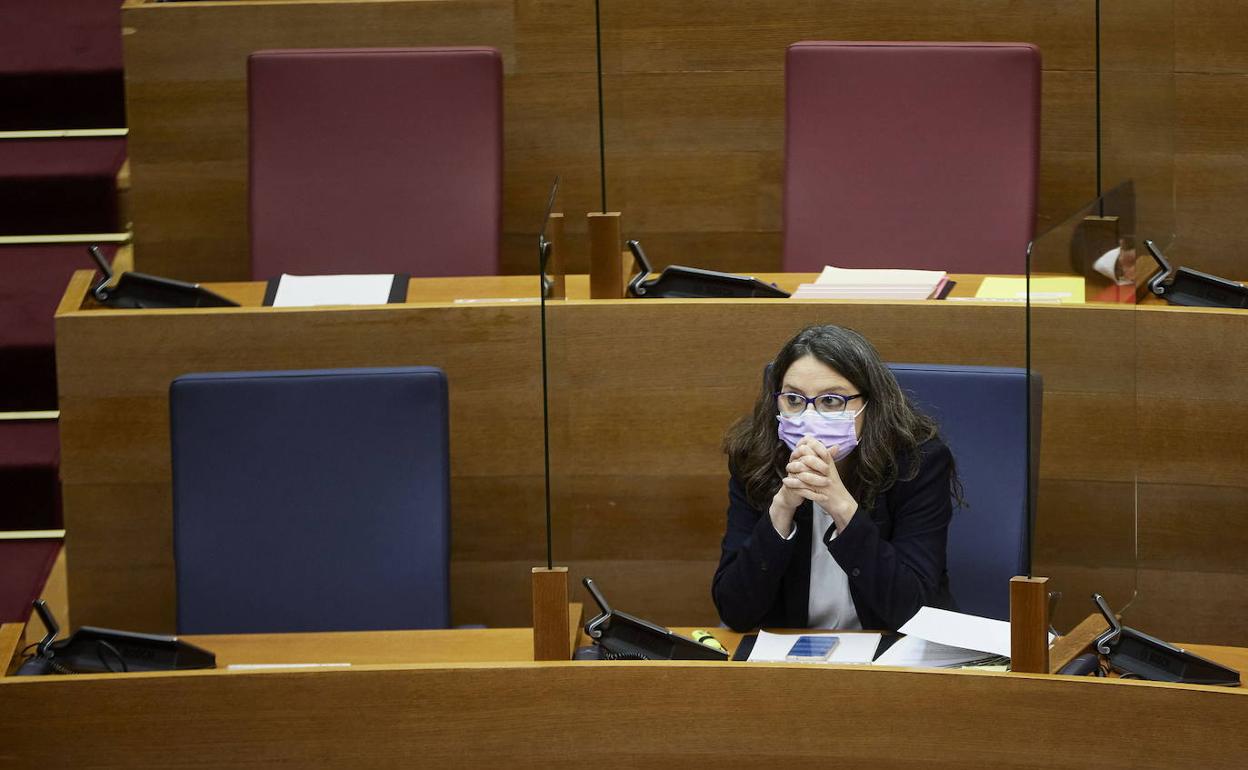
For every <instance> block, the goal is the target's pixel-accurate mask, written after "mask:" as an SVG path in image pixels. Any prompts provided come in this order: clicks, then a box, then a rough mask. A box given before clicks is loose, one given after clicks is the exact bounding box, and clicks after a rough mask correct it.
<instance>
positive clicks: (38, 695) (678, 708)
mask: <svg viewBox="0 0 1248 770" xmlns="http://www.w3.org/2000/svg"><path fill="white" fill-rule="evenodd" d="M293 636H304V635H293ZM307 636H309V637H320V638H319V639H316V640H315V641H307V640H299V639H294V638H291V639H286V640H285V642H286V644H287V645H288V649H299V650H301V651H302V652H304V654H309V655H312V654H320V655H324V656H326V658H325V659H324V660H322V661H321V662H353V663H355V662H360V664H359V665H352V666H350V667H343V668H320V669H301V670H262V671H237V670H235V671H224V670H216V671H188V672H175V673H167V674H123V675H81V676H74V677H32V678H22V679H18V678H12V677H10V678H4V679H0V711H2V712H3V713H5V714H6V715H10V718H7V719H4V720H0V747H2V748H0V757H3V758H4V759H6V760H9V761H12V762H14V763H16V764H17V765H18V766H69V765H73V764H93V765H112V764H124V765H128V766H136V765H158V766H161V767H177V766H183V765H191V764H195V765H205V764H208V765H219V764H230V765H238V764H275V763H288V764H298V765H308V764H316V765H318V766H324V765H350V766H361V765H377V764H410V763H411V762H412V761H413V758H414V757H419V758H420V760H422V761H424V762H428V763H435V762H440V761H446V762H451V763H454V764H483V763H485V762H496V761H497V760H498V759H500V758H506V760H507V761H508V763H509V764H514V765H519V766H524V765H534V764H551V763H561V764H562V763H567V762H569V757H570V756H571V752H573V751H575V750H576V749H578V748H579V749H583V748H584V747H592V749H593V750H594V751H596V752H599V753H600V755H601V756H604V757H610V758H611V761H612V762H613V763H615V764H642V763H645V764H651V763H655V762H661V763H665V764H674V763H676V762H707V761H710V762H715V761H719V762H728V763H732V764H739V763H741V762H743V761H751V760H753V761H762V760H763V759H764V758H765V759H766V760H767V761H770V762H780V763H784V764H789V763H793V762H800V761H810V760H811V759H817V760H818V761H820V762H825V763H826V762H832V761H838V760H839V761H844V762H871V763H873V764H878V765H884V766H891V765H894V764H895V765H909V766H913V765H918V764H923V765H924V766H936V767H968V766H994V767H1000V766H1028V767H1031V766H1035V765H1037V764H1044V765H1046V766H1053V767H1090V766H1096V767H1106V768H1136V767H1144V766H1151V767H1172V766H1199V767H1215V768H1216V767H1238V766H1242V763H1243V757H1244V756H1245V754H1246V753H1248V733H1245V732H1244V731H1243V730H1242V729H1241V728H1242V724H1243V722H1244V720H1245V718H1246V717H1248V690H1245V689H1244V688H1217V687H1196V686H1186V685H1167V684H1160V683H1151V682H1134V681H1122V680H1105V679H1093V678H1084V677H1079V678H1076V677H1054V676H1039V675H1028V674H993V673H979V672H962V671H946V670H917V669H898V668H883V667H880V668H876V667H868V666H810V665H802V664H783V663H781V664H741V663H710V662H706V663H681V662H670V663H658V662H655V663H640V662H617V663H577V662H558V663H533V662H524V661H521V660H495V661H484V662H474V663H467V662H465V663H448V662H425V661H426V659H427V658H428V657H432V656H436V653H433V654H432V655H431V653H432V651H433V650H435V649H438V650H443V651H448V650H449V649H453V650H455V651H457V652H452V653H450V654H458V653H462V652H465V651H469V650H475V651H477V652H478V654H480V655H481V656H482V657H485V656H487V655H495V654H502V655H507V654H508V650H507V646H508V645H509V644H511V643H512V642H523V641H524V640H523V639H522V638H521V637H523V636H524V629H495V630H479V631H449V632H384V633H379V634H372V635H364V636H369V637H372V638H371V639H365V638H362V637H361V638H358V639H355V640H353V641H351V642H350V643H348V644H346V645H342V646H338V645H337V643H338V642H340V641H341V640H342V639H343V638H344V637H343V636H342V635H307ZM723 636H724V640H725V641H729V642H732V641H735V638H736V637H735V635H732V634H728V633H725V634H724V635H723ZM331 637H332V639H331ZM195 639H196V641H201V642H206V643H207V642H211V643H213V644H215V646H216V648H217V650H218V654H219V656H221V658H222V661H223V662H225V661H227V660H232V659H230V658H228V655H230V654H233V655H239V656H242V657H246V658H249V659H251V660H253V661H255V659H256V657H257V656H260V655H267V654H268V653H269V651H271V648H272V644H273V642H272V640H270V639H269V638H266V637H252V638H251V639H247V638H244V637H235V638H233V640H232V643H233V645H234V646H233V647H231V642H228V641H227V640H228V639H229V638H228V637H197V638H195ZM326 642H328V644H325V643H326ZM448 642H450V644H449V645H448V644H447V643H448ZM249 643H250V644H251V645H252V646H251V648H250V651H248V647H247V645H248V644H249ZM366 648H371V651H370V649H366ZM525 649H526V650H527V649H530V648H528V647H525ZM226 650H229V651H230V652H226V653H224V654H223V652H222V651H226ZM312 650H320V652H319V653H313V652H310V651H312ZM1199 651H1200V652H1202V654H1207V655H1212V654H1214V653H1215V652H1217V651H1216V650H1211V649H1210V648H1201V649H1200V650H1199ZM1246 653H1248V651H1244V650H1239V651H1230V652H1229V653H1228V655H1227V656H1224V657H1223V658H1222V660H1223V661H1225V662H1230V661H1231V660H1232V659H1233V660H1235V661H1238V662H1240V663H1241V664H1242V662H1244V661H1245V657H1246ZM329 658H332V660H331V659H329ZM364 661H367V662H364ZM304 662H309V661H304ZM820 709H826V710H827V711H828V712H829V713H830V714H832V716H830V717H829V719H831V720H833V721H834V722H835V723H836V725H838V726H839V727H838V729H828V730H808V729H801V730H794V725H799V724H807V723H809V720H810V718H811V716H810V715H811V714H812V713H815V712H818V711H819V710H820ZM743 711H744V712H746V713H745V714H740V712H743ZM734 715H735V716H734ZM1092 715H1095V716H1092ZM745 725H748V727H746V726H745ZM851 726H852V729H851ZM1091 728H1094V729H1091ZM773 735H782V736H786V737H785V738H784V739H781V740H771V739H767V738H765V737H764V736H773ZM1107 735H1108V736H1112V740H1106V738H1105V736H1107ZM903 736H904V737H903Z"/></svg>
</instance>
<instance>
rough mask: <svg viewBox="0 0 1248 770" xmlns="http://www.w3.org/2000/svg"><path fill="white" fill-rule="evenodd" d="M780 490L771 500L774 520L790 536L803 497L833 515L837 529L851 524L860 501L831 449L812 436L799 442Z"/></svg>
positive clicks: (783, 533) (780, 530) (773, 522)
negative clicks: (856, 498) (843, 476)
mask: <svg viewBox="0 0 1248 770" xmlns="http://www.w3.org/2000/svg"><path fill="white" fill-rule="evenodd" d="M784 470H785V476H784V478H783V479H781V480H780V490H779V491H778V492H776V495H775V497H773V498H772V501H771V509H770V511H768V513H769V515H770V516H771V523H772V525H773V526H774V527H775V528H776V532H778V533H780V534H781V535H784V536H787V535H788V533H790V532H792V531H793V515H794V514H795V513H796V512H797V507H798V506H799V505H801V504H802V501H803V500H810V501H811V502H813V503H814V504H815V505H818V506H819V507H820V508H822V509H823V510H824V511H827V513H828V515H829V516H831V517H832V520H833V522H834V523H835V525H836V531H837V532H840V531H841V530H842V529H844V528H845V526H846V525H848V524H849V520H850V519H851V518H853V516H854V512H855V511H857V510H858V503H857V501H856V500H854V497H853V495H851V494H850V493H849V490H848V489H846V488H845V484H844V482H842V481H841V475H840V473H839V472H838V471H837V468H836V463H835V462H834V461H833V459H832V451H831V450H829V449H828V448H827V447H825V446H824V445H823V444H822V443H820V442H819V441H818V440H817V439H814V438H811V437H809V436H805V437H803V438H802V439H801V440H800V441H798V442H797V447H796V448H795V449H794V450H793V453H792V454H791V455H789V462H788V464H786V465H785V467H784Z"/></svg>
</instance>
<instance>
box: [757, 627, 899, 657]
mask: <svg viewBox="0 0 1248 770" xmlns="http://www.w3.org/2000/svg"><path fill="white" fill-rule="evenodd" d="M799 636H836V637H840V640H841V641H840V642H839V643H838V644H837V645H836V649H834V650H832V657H831V658H830V659H829V660H828V662H829V663H870V662H871V659H872V658H874V657H875V648H876V647H878V646H879V644H880V635H879V634H864V633H859V632H856V631H854V632H846V633H841V634H837V633H826V634H772V633H768V632H767V631H759V632H758V641H756V642H754V649H752V650H750V657H749V661H750V662H751V663H784V662H785V660H784V656H785V655H786V654H788V652H789V650H790V649H791V648H792V647H793V643H794V642H796V641H797V638H798V637H799Z"/></svg>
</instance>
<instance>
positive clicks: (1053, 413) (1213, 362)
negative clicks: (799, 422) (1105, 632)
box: [548, 301, 1248, 644]
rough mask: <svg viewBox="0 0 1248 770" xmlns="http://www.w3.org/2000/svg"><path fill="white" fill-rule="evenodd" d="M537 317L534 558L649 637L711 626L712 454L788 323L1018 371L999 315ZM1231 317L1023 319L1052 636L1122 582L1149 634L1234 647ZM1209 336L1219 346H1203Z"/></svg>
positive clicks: (1084, 312) (742, 308)
mask: <svg viewBox="0 0 1248 770" xmlns="http://www.w3.org/2000/svg"><path fill="white" fill-rule="evenodd" d="M551 311H552V312H551V315H550V319H549V321H548V329H549V332H550V340H551V341H550V344H549V347H550V350H551V360H552V367H551V371H550V408H551V420H552V439H551V441H552V448H551V452H552V474H553V478H552V498H553V500H554V521H555V530H554V545H555V560H556V562H557V563H561V564H567V565H568V566H570V567H571V568H572V570H573V573H574V579H577V580H579V579H580V578H581V577H582V576H584V575H589V576H592V577H594V578H595V580H597V581H599V583H600V584H601V585H602V586H603V590H604V591H605V592H606V593H607V595H608V596H609V597H610V598H611V601H612V602H613V604H614V605H615V606H617V607H619V608H621V609H624V610H625V611H633V612H637V613H639V614H642V615H645V616H646V617H649V618H652V619H654V620H656V621H658V622H661V623H665V624H669V625H678V624H697V623H702V624H714V623H717V622H718V618H717V615H716V613H715V610H714V607H713V605H712V603H711V600H710V580H711V576H712V574H713V572H714V569H715V564H716V562H717V561H718V558H719V541H720V538H721V537H722V535H723V526H724V511H725V509H726V506H727V495H726V491H727V490H726V487H727V468H726V461H725V458H724V456H723V454H722V452H721V450H720V442H721V440H722V437H723V434H724V431H725V430H726V429H727V428H728V426H729V425H730V424H731V423H732V422H733V421H734V420H735V419H736V418H737V417H739V416H741V415H742V414H744V413H745V412H746V411H747V410H748V409H749V407H750V405H751V403H752V400H753V398H754V397H755V394H756V389H757V387H758V383H759V378H760V376H761V372H762V368H763V366H764V365H765V364H766V362H767V361H768V360H770V358H771V357H772V356H773V355H774V353H775V351H776V350H777V349H778V348H779V346H780V345H781V344H782V343H783V342H784V340H786V339H787V338H788V337H789V336H790V335H791V334H792V333H793V332H794V331H795V330H796V329H798V328H800V327H801V326H803V325H805V324H809V323H816V322H820V323H839V324H844V325H848V326H851V327H853V328H855V329H857V330H859V331H861V332H862V333H864V334H865V335H866V336H867V337H868V338H870V339H871V340H872V341H873V342H874V344H875V345H876V346H877V348H878V349H879V350H880V352H881V355H882V356H883V357H884V358H885V359H886V360H889V361H907V362H918V363H923V362H930V363H957V364H983V365H997V366H1025V360H1026V359H1025V354H1024V343H1023V340H1024V334H1025V332H1024V328H1023V323H1024V314H1023V309H1022V308H1020V307H1000V306H986V307H985V306H967V305H961V304H959V303H948V304H933V305H918V306H906V305H895V304H894V305H890V304H867V303H863V304H858V303H831V304H821V303H768V302H753V303H750V302H740V303H731V304H720V303H716V302H686V303H667V302H658V301H649V302H642V303H638V302H628V301H620V302H615V301H612V302H606V301H598V302H593V303H575V302H573V303H568V304H567V305H564V306H555V307H554V308H551ZM1245 323H1248V321H1246V320H1245V317H1244V316H1243V315H1242V314H1239V313H1235V312H1232V311H1209V310H1171V309H1169V308H1165V307H1160V308H1149V309H1139V310H1137V309H1136V308H1134V307H1132V306H1115V305H1109V306H1104V305H1102V306H1083V307H1058V306H1044V307H1037V308H1033V314H1032V320H1031V330H1032V361H1033V367H1034V369H1035V371H1036V372H1037V373H1038V374H1040V375H1041V376H1042V377H1043V381H1044V402H1043V420H1042V453H1041V465H1040V486H1039V490H1038V502H1039V510H1038V520H1037V533H1036V541H1035V543H1034V564H1033V570H1034V571H1035V573H1036V574H1042V575H1047V576H1049V577H1051V578H1052V584H1051V588H1052V589H1053V590H1055V591H1059V592H1061V593H1062V594H1063V598H1062V599H1061V600H1060V602H1059V603H1058V605H1057V607H1056V614H1055V621H1056V624H1057V625H1058V627H1059V628H1062V629H1066V628H1070V627H1073V625H1074V624H1075V623H1076V622H1077V621H1079V620H1081V619H1082V618H1083V617H1086V615H1087V614H1088V613H1089V612H1091V611H1092V604H1091V602H1090V595H1091V593H1092V592H1093V591H1098V592H1100V593H1102V594H1104V595H1105V596H1106V597H1107V598H1108V599H1109V600H1110V602H1111V603H1112V604H1114V605H1115V606H1116V607H1125V606H1126V605H1127V604H1128V603H1129V602H1131V601H1132V599H1133V597H1136V592H1137V588H1138V597H1136V601H1135V604H1134V605H1132V607H1131V609H1130V611H1129V614H1128V615H1127V619H1128V622H1131V623H1135V624H1137V625H1138V626H1139V627H1141V628H1143V629H1145V630H1148V631H1150V632H1155V633H1158V634H1161V635H1162V636H1163V637H1165V638H1170V639H1182V640H1187V641H1194V642H1207V643H1219V644H1231V643H1237V642H1245V641H1248V622H1245V620H1244V618H1245V617H1248V568H1246V567H1244V566H1243V560H1242V554H1243V552H1244V548H1245V545H1248V541H1246V540H1245V538H1244V537H1242V536H1241V535H1240V534H1238V533H1239V532H1240V530H1242V529H1243V527H1242V526H1240V525H1239V523H1240V522H1242V519H1243V515H1244V514H1243V512H1244V510H1245V509H1248V483H1245V481H1244V479H1245V478H1248V474H1244V473H1243V470H1244V469H1245V468H1248V454H1246V451H1245V449H1244V448H1243V442H1242V436H1243V435H1244V433H1245V431H1248V411H1246V408H1245V407H1244V406H1243V405H1242V404H1241V403H1239V402H1237V401H1236V398H1237V397H1238V398H1243V397H1244V396H1245V395H1246V394H1248V390H1246V389H1245V387H1244V385H1243V382H1244V381H1245V378H1244V377H1243V375H1244V374H1245V372H1243V371H1242V369H1243V368H1244V366H1245V365H1244V364H1243V361H1245V360H1248V349H1244V350H1240V348H1241V347H1245V346H1248V342H1244V343H1243V344H1242V345H1241V344H1240V342H1239V340H1241V339H1248V335H1245V334H1244V331H1245ZM1223 337H1225V338H1227V339H1233V340H1235V341H1234V342H1231V343H1228V344H1229V345H1230V346H1231V348H1232V349H1231V350H1229V351H1228V350H1222V351H1220V350H1218V349H1217V347H1216V346H1215V345H1214V344H1213V342H1212V340H1215V339H1219V338H1223ZM1174 351H1186V354H1185V355H1176V354H1175V353H1174ZM1224 352H1225V353H1226V355H1225V356H1224V355H1223V353H1224ZM1137 392H1138V401H1137ZM1172 393H1183V394H1190V398H1188V397H1186V396H1185V397H1182V398H1180V399H1179V400H1178V401H1177V403H1176V402H1173V401H1170V400H1167V399H1169V398H1170V397H1171V396H1170V394H1172ZM1137 479H1138V480H1139V481H1140V482H1141V486H1140V487H1139V488H1138V490H1137V486H1136V481H1137ZM1137 500H1138V506H1139V509H1138V510H1139V512H1138V523H1137ZM1188 500H1190V503H1188V502H1186V501H1188ZM1195 589H1200V590H1199V591H1197V592H1195V593H1192V591H1193V590H1195ZM955 590H956V587H955ZM1002 590H1003V591H1004V590H1005V586H1002Z"/></svg>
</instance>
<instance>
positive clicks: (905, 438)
mask: <svg viewBox="0 0 1248 770" xmlns="http://www.w3.org/2000/svg"><path fill="white" fill-rule="evenodd" d="M805 356H814V357H815V358H816V359H817V360H819V361H822V362H823V363H825V364H827V365H828V366H830V367H832V368H833V369H835V370H836V371H838V372H840V373H841V375H842V376H843V377H845V379H847V380H849V381H850V383H851V384H852V385H853V386H854V388H855V389H856V390H857V391H858V392H859V393H861V394H862V395H863V397H864V399H865V400H864V403H866V404H867V411H866V417H865V419H864V420H863V425H862V434H861V435H860V436H859V437H858V449H857V451H855V452H854V453H853V454H851V455H850V459H849V460H848V462H847V465H846V466H845V471H846V474H845V475H846V478H845V479H844V480H845V485H846V487H847V488H848V489H849V490H850V492H851V493H852V494H853V495H854V497H855V498H856V499H857V500H858V503H859V504H860V505H861V506H862V507H863V508H865V509H869V508H871V507H873V506H874V505H875V501H876V500H877V499H878V498H879V496H880V495H882V494H884V493H885V492H887V491H888V490H889V489H890V488H891V487H892V486H893V484H895V483H897V481H898V480H901V481H909V480H910V479H913V478H914V477H915V476H916V475H918V472H919V463H920V459H921V458H920V457H919V451H918V449H919V445H920V444H922V443H923V442H924V441H927V440H928V439H931V438H932V437H934V436H936V435H937V434H938V433H939V429H938V427H937V425H936V421H935V420H933V419H932V418H930V417H928V416H927V415H925V414H923V413H922V412H919V411H918V410H917V409H915V408H914V405H913V404H912V403H911V402H910V399H909V398H907V396H906V394H905V393H904V392H903V391H902V390H901V387H900V386H898V384H897V378H896V377H894V376H893V373H892V372H891V371H889V369H888V367H887V366H885V365H884V362H883V361H881V360H880V354H879V353H878V352H876V350H875V347H874V346H873V345H872V344H871V343H870V342H868V341H867V339H866V338H865V337H863V336H862V335H861V334H859V333H858V332H856V331H853V330H852V329H845V328H843V327H840V326H832V325H824V326H808V327H806V328H805V329H802V330H801V331H800V332H798V333H797V335H796V336H795V337H793V339H791V340H789V341H788V342H787V343H785V345H784V347H782V348H781V349H780V352H779V353H777V354H776V358H775V360H774V361H772V362H771V366H769V367H768V369H767V373H766V376H765V377H764V378H763V386H762V389H761V390H760V391H759V394H758V399H757V400H756V401H755V402H754V409H753V411H752V412H751V413H750V414H748V415H746V416H744V417H742V418H741V419H740V420H738V421H737V422H736V424H734V425H733V426H732V427H731V428H729V430H728V434H727V435H726V436H725V437H724V451H725V452H726V453H727V454H728V461H729V467H730V468H731V469H732V472H733V473H734V474H735V475H736V476H737V478H738V479H740V481H741V483H742V484H744V485H745V491H746V496H747V498H748V499H749V501H750V504H751V505H753V506H754V507H756V508H758V509H760V510H764V511H765V510H767V508H768V507H769V506H770V505H771V499H772V497H774V496H775V494H776V491H777V490H779V489H780V479H782V478H784V475H785V470H784V466H785V465H786V464H787V462H788V459H789V454H790V452H789V449H788V447H786V446H785V445H784V443H783V442H782V441H781V440H780V437H779V436H777V435H776V415H777V414H778V413H779V412H778V410H777V408H776V398H775V393H776V392H778V391H780V390H781V384H782V383H783V382H784V375H785V374H787V373H788V371H789V367H790V366H791V365H792V364H793V362H794V361H796V360H798V359H799V358H803V357H805ZM903 462H904V464H905V466H906V467H904V468H903V467H900V465H901V464H902V463H903ZM951 470H952V469H951ZM950 493H951V494H952V495H953V496H954V498H955V499H956V501H957V502H958V503H959V504H964V503H963V500H962V489H961V484H960V482H959V481H958V475H957V472H956V470H954V471H953V472H952V473H951V474H950Z"/></svg>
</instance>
